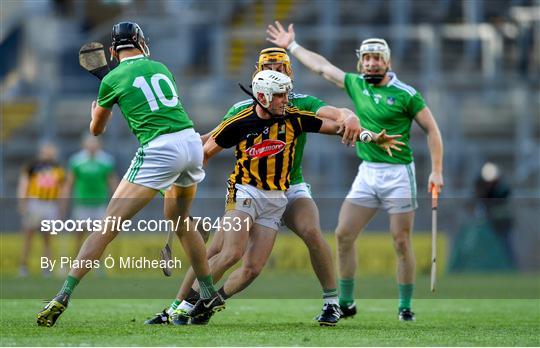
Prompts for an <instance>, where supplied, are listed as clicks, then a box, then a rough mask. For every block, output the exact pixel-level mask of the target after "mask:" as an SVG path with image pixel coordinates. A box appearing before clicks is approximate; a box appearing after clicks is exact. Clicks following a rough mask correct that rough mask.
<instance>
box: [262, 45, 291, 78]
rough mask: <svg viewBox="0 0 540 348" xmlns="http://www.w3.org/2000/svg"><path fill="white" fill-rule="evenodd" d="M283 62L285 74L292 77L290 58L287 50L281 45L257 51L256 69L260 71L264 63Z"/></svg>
mask: <svg viewBox="0 0 540 348" xmlns="http://www.w3.org/2000/svg"><path fill="white" fill-rule="evenodd" d="M279 63H281V64H283V66H284V67H285V71H286V72H287V75H289V77H290V78H291V79H292V78H293V72H292V67H291V59H290V58H289V55H288V54H287V51H285V49H283V48H281V47H270V48H265V49H264V50H262V51H261V52H260V53H259V61H258V62H257V71H262V70H263V66H264V65H265V64H279Z"/></svg>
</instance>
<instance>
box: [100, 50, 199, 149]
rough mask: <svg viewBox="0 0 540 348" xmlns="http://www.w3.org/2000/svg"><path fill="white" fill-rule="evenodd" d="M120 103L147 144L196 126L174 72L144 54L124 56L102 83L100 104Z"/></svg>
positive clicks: (139, 136)
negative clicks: (182, 100)
mask: <svg viewBox="0 0 540 348" xmlns="http://www.w3.org/2000/svg"><path fill="white" fill-rule="evenodd" d="M114 104H118V105H119V106H120V109H121V110H122V114H123V115H124V118H125V119H126V121H127V122H128V125H129V128H130V129H131V131H132V132H133V134H135V136H136V137H137V139H138V140H139V143H141V145H145V144H147V143H148V142H150V141H151V140H152V139H154V138H156V137H157V136H159V135H162V134H169V133H174V132H178V131H181V130H183V129H186V128H193V122H192V121H191V120H190V118H189V116H188V114H187V113H186V111H185V110H184V108H183V106H182V103H181V102H180V99H179V98H178V92H177V88H176V83H175V80H174V77H173V76H172V74H171V72H170V71H169V69H167V67H166V66H165V65H163V64H162V63H160V62H156V61H153V60H150V59H148V58H146V57H144V56H143V55H138V56H134V57H129V58H125V59H123V60H122V61H121V62H120V64H119V65H118V66H117V67H116V68H115V69H113V70H112V71H111V72H109V73H108V74H107V75H106V76H105V78H103V81H101V85H100V87H99V97H98V105H99V106H101V107H104V108H107V109H111V108H112V107H113V105H114Z"/></svg>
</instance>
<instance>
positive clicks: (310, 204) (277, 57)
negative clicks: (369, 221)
mask: <svg viewBox="0 0 540 348" xmlns="http://www.w3.org/2000/svg"><path fill="white" fill-rule="evenodd" d="M263 70H274V71H279V72H281V73H283V74H286V75H288V76H289V77H291V79H292V76H293V71H292V68H291V61H290V59H289V56H288V55H287V52H286V51H285V50H284V49H282V48H279V47H272V48H267V49H264V50H262V51H261V52H260V55H259V59H258V63H257V71H256V72H258V71H263ZM253 103H254V100H253V99H248V100H244V101H241V102H238V103H236V104H234V105H233V106H232V107H231V108H230V109H229V111H228V112H227V114H226V115H225V117H224V120H227V119H229V118H231V117H233V116H235V115H237V114H238V113H240V112H241V111H243V110H245V109H247V108H252V107H253ZM289 105H290V106H294V107H297V108H298V109H299V110H302V111H310V112H313V113H315V114H316V115H317V116H318V117H320V118H328V119H331V120H334V121H337V122H339V123H341V124H342V125H343V129H344V132H343V141H344V142H347V143H350V144H353V143H354V142H355V140H356V138H357V137H358V135H359V133H360V130H361V127H360V123H359V120H358V118H357V117H356V115H355V114H354V113H353V112H352V111H351V110H349V109H345V108H342V109H338V108H335V107H333V106H330V105H327V104H326V103H325V102H323V101H322V100H320V99H318V98H316V97H313V96H310V95H306V94H297V93H292V92H291V93H290V94H289ZM209 137H210V133H208V134H205V135H204V136H203V139H204V140H203V141H206V140H207V139H208V138H209ZM306 140H307V135H306V133H302V134H300V136H299V137H298V140H297V141H296V145H295V149H294V154H295V156H294V161H293V163H292V167H291V174H290V175H291V179H290V180H291V186H290V187H289V189H288V190H287V191H286V193H285V195H286V196H287V201H288V203H287V208H286V210H285V213H284V216H283V221H284V223H285V224H286V225H287V227H289V228H290V229H291V230H292V231H294V232H295V233H296V234H297V235H298V236H299V237H300V238H302V240H303V241H304V243H305V244H306V245H307V247H308V250H309V253H310V258H311V264H312V267H313V270H314V271H315V274H316V275H317V277H318V278H319V282H320V283H321V286H322V290H323V291H322V296H323V301H324V303H323V309H322V312H321V314H320V315H319V316H318V317H317V320H319V321H320V322H324V323H328V322H337V320H339V308H338V296H337V285H336V278H335V274H334V272H335V271H334V266H333V263H332V253H331V251H330V246H329V245H328V243H327V242H326V240H325V239H324V237H323V235H322V233H321V230H320V224H319V212H318V209H317V206H316V205H315V202H314V201H313V199H312V198H311V190H310V186H309V184H307V183H306V182H305V181H304V178H303V175H302V157H303V153H304V147H305V144H306ZM222 233H223V232H222V231H220V230H218V231H217V233H216V235H215V236H214V239H213V240H212V244H211V245H210V247H209V248H208V251H207V252H208V254H209V256H212V255H214V254H216V253H217V252H218V251H219V249H220V248H221V241H222V238H221V237H222V236H221V234H222ZM185 279H186V280H185V281H184V283H183V287H182V288H181V290H180V291H179V293H178V296H177V297H178V298H176V299H175V300H174V301H173V303H172V304H171V306H170V307H169V309H167V310H166V311H164V312H162V313H158V314H156V316H155V317H154V318H152V319H150V320H148V321H147V322H146V323H148V324H163V323H168V322H169V320H170V317H171V316H172V317H173V318H172V320H173V323H177V324H181V323H186V322H187V319H188V318H187V317H186V316H185V315H184V316H183V318H182V312H185V311H187V310H189V309H191V308H190V307H191V306H190V305H189V304H188V303H184V305H183V306H182V307H181V308H180V311H177V312H176V313H175V314H174V315H173V313H174V311H175V310H177V309H178V307H179V305H180V303H181V300H183V299H185V296H186V295H187V294H188V291H189V289H191V284H192V283H193V279H194V278H193V274H192V273H191V272H190V273H188V274H187V275H186V278H185ZM184 314H185V313H184ZM192 322H193V323H197V322H198V320H192Z"/></svg>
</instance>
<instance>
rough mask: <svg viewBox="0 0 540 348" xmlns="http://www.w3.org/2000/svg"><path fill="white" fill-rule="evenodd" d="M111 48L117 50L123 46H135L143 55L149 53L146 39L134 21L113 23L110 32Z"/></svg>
mask: <svg viewBox="0 0 540 348" xmlns="http://www.w3.org/2000/svg"><path fill="white" fill-rule="evenodd" d="M111 38H112V47H113V50H115V51H116V52H118V51H119V50H121V49H123V48H137V49H139V50H141V51H142V52H143V54H144V55H145V56H149V55H150V50H149V49H148V46H147V45H146V39H145V38H144V33H143V31H142V29H141V27H140V26H139V25H138V24H137V23H134V22H120V23H118V24H115V25H114V26H113V28H112V33H111Z"/></svg>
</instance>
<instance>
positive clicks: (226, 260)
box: [220, 250, 243, 268]
mask: <svg viewBox="0 0 540 348" xmlns="http://www.w3.org/2000/svg"><path fill="white" fill-rule="evenodd" d="M242 254H243V252H242V250H223V251H222V252H221V253H220V255H221V256H220V260H221V263H222V264H223V265H224V266H226V267H227V268H229V267H232V266H234V265H235V264H236V263H237V262H238V261H240V259H241V258H242Z"/></svg>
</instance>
